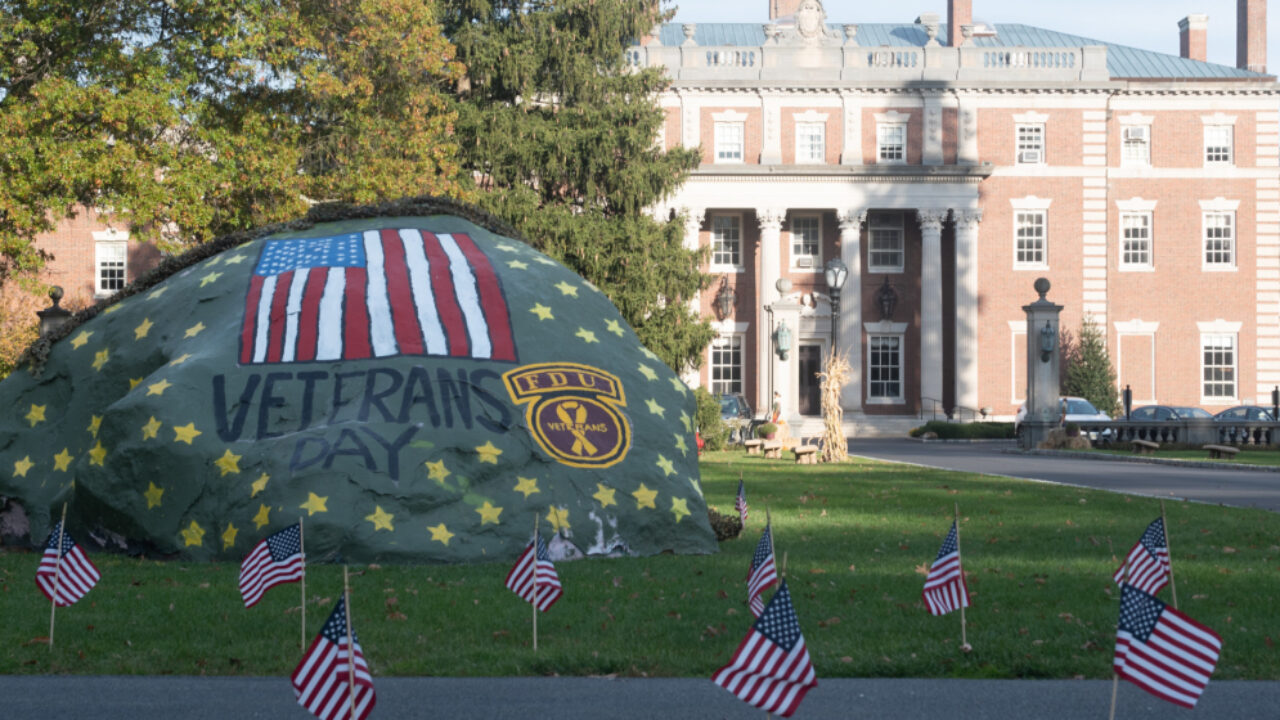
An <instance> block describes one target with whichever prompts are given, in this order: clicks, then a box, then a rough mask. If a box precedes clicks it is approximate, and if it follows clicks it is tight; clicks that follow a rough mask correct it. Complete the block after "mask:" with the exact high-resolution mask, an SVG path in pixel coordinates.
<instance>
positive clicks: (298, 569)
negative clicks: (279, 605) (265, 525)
mask: <svg viewBox="0 0 1280 720" xmlns="http://www.w3.org/2000/svg"><path fill="white" fill-rule="evenodd" d="M302 573H303V560H302V526H301V525H290V526H289V527H287V528H285V529H283V530H281V531H280V532H277V533H274V534H272V535H268V536H267V537H266V538H264V539H263V540H261V541H259V542H258V544H257V545H255V546H254V547H253V550H252V551H250V552H249V555H248V556H247V557H246V558H245V559H244V562H243V563H241V564H240V597H242V598H244V606H245V607H246V608H251V607H253V606H254V605H256V604H257V603H258V601H259V600H261V599H262V596H263V595H264V594H265V593H266V592H267V591H268V590H270V589H271V588H273V587H275V586H276V585H280V584H283V583H291V582H298V581H299V580H301V579H302Z"/></svg>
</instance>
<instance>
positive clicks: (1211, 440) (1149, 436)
mask: <svg viewBox="0 0 1280 720" xmlns="http://www.w3.org/2000/svg"><path fill="white" fill-rule="evenodd" d="M1075 424H1076V425H1078V426H1079V427H1080V434H1081V435H1083V436H1084V437H1087V438H1089V439H1090V440H1092V441H1093V444H1094V445H1106V444H1108V443H1113V442H1129V441H1132V440H1147V441H1150V442H1157V443H1162V444H1163V443H1179V444H1185V445H1236V446H1268V445H1280V422H1217V421H1214V420H1206V419H1197V420H1164V421H1159V422H1156V421H1151V422H1142V421H1136V420H1111V421H1108V422H1077V423H1075Z"/></svg>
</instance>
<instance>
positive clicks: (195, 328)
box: [183, 322, 205, 338]
mask: <svg viewBox="0 0 1280 720" xmlns="http://www.w3.org/2000/svg"><path fill="white" fill-rule="evenodd" d="M204 329H205V328H204V323H203V322H198V323H196V324H195V325H192V326H191V327H189V328H187V332H186V333H185V334H184V335H183V337H189V338H190V337H195V336H197V335H199V334H200V332H201V331H203V330H204Z"/></svg>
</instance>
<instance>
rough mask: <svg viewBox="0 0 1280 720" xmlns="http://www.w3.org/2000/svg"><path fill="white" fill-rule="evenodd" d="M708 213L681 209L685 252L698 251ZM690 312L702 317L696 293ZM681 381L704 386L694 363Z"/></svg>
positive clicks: (702, 210)
mask: <svg viewBox="0 0 1280 720" xmlns="http://www.w3.org/2000/svg"><path fill="white" fill-rule="evenodd" d="M706 212H707V211H706V209H704V208H692V207H682V208H680V213H681V214H682V215H684V249H685V250H697V249H698V245H699V237H698V234H699V232H701V230H702V216H703V215H705V214H706ZM713 292H714V291H713ZM689 312H691V313H693V315H694V317H701V316H702V298H701V297H700V296H699V295H698V293H696V292H695V293H694V294H693V297H691V298H689ZM680 379H681V380H684V384H685V385H688V386H689V387H695V388H696V387H698V386H699V385H701V384H702V382H701V376H700V373H699V371H698V368H697V367H695V366H694V365H693V364H692V363H690V365H689V366H688V367H686V368H685V369H684V372H682V373H680Z"/></svg>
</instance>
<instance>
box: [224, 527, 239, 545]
mask: <svg viewBox="0 0 1280 720" xmlns="http://www.w3.org/2000/svg"><path fill="white" fill-rule="evenodd" d="M238 532H240V530H239V529H238V528H236V526H235V525H234V524H233V523H227V529H226V530H223V531H222V549H223V550H227V549H229V548H230V547H231V546H232V545H235V544H236V533H238Z"/></svg>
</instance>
